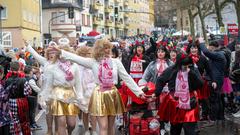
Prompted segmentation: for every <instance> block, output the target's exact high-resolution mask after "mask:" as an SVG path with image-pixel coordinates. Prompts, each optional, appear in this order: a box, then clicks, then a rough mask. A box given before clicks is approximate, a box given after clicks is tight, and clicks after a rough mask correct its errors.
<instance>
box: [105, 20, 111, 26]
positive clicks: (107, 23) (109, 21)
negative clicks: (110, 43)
mask: <svg viewBox="0 0 240 135" xmlns="http://www.w3.org/2000/svg"><path fill="white" fill-rule="evenodd" d="M105 25H106V26H108V27H113V21H112V20H109V19H106V21H105Z"/></svg>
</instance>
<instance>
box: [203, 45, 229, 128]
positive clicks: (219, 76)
mask: <svg viewBox="0 0 240 135" xmlns="http://www.w3.org/2000/svg"><path fill="white" fill-rule="evenodd" d="M200 49H201V51H202V52H203V53H204V55H205V56H206V57H208V59H209V65H210V69H211V70H212V75H211V76H212V79H213V80H212V83H211V86H212V87H211V90H210V97H209V102H210V115H209V116H210V119H211V120H212V121H211V123H210V124H214V123H213V122H214V121H216V120H224V108H223V105H222V102H221V92H222V86H223V80H224V70H225V65H226V58H225V56H224V52H223V51H221V50H220V47H219V44H218V42H217V41H212V42H211V43H210V44H209V48H208V49H207V48H206V46H205V45H204V44H200Z"/></svg>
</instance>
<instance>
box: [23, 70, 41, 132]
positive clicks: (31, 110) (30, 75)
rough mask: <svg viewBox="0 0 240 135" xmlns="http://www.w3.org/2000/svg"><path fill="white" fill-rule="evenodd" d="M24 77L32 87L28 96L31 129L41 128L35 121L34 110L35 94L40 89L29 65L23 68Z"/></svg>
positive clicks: (35, 103) (35, 104)
mask: <svg viewBox="0 0 240 135" xmlns="http://www.w3.org/2000/svg"><path fill="white" fill-rule="evenodd" d="M24 73H25V75H26V76H25V78H26V80H27V81H28V83H29V85H30V87H31V88H32V93H31V94H30V95H29V96H28V105H29V118H30V127H31V130H37V129H41V127H40V126H38V125H37V123H36V121H35V112H36V108H37V95H38V93H39V92H40V91H41V89H40V88H39V87H38V86H37V84H36V80H35V79H34V78H33V70H32V67H31V66H26V67H25V69H24Z"/></svg>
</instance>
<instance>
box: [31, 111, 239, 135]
mask: <svg viewBox="0 0 240 135" xmlns="http://www.w3.org/2000/svg"><path fill="white" fill-rule="evenodd" d="M37 123H38V124H39V125H41V126H42V128H43V129H42V130H37V131H34V132H33V135H45V134H46V132H47V125H46V120H45V114H44V113H43V114H42V115H41V117H39V119H38V121H37ZM73 135H83V128H82V127H80V126H76V128H75V130H74V132H73ZM116 135H121V133H120V132H117V133H116ZM182 135H184V134H183V133H182ZM199 135H240V118H233V117H232V116H231V115H228V116H226V120H225V121H224V122H223V124H218V125H215V126H212V127H205V128H202V129H200V133H199Z"/></svg>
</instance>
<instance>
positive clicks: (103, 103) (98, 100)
mask: <svg viewBox="0 0 240 135" xmlns="http://www.w3.org/2000/svg"><path fill="white" fill-rule="evenodd" d="M55 48H56V49H57V50H59V52H60V53H61V56H62V57H63V58H65V59H70V60H72V61H74V62H76V63H78V64H80V65H82V66H84V67H87V68H91V69H92V71H93V74H94V79H95V83H96V84H97V86H96V87H95V90H94V91H93V93H92V96H91V99H90V103H89V107H88V111H89V113H90V114H91V115H93V116H96V117H97V122H98V125H99V129H100V131H99V135H114V134H115V131H114V129H115V128H114V122H115V116H116V115H118V114H122V113H123V112H124V111H125V107H124V104H123V102H122V100H121V97H120V95H119V92H118V90H117V88H116V87H115V84H117V82H118V76H119V77H120V78H121V79H122V80H123V81H125V82H126V84H127V86H128V87H129V88H130V89H131V90H132V91H133V92H134V94H135V95H137V96H139V97H141V98H142V99H145V95H144V93H143V91H142V90H141V89H140V87H138V85H137V84H136V83H135V82H134V81H133V79H132V78H131V77H130V76H129V74H128V73H127V72H126V70H125V68H124V67H123V65H122V63H121V62H120V60H118V59H114V58H111V48H112V44H111V43H110V42H109V41H108V40H106V39H100V40H97V41H96V43H95V45H94V48H93V58H84V57H81V56H77V55H75V54H72V53H69V52H66V51H64V50H60V49H59V48H58V47H57V46H55ZM81 101H82V100H81Z"/></svg>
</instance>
